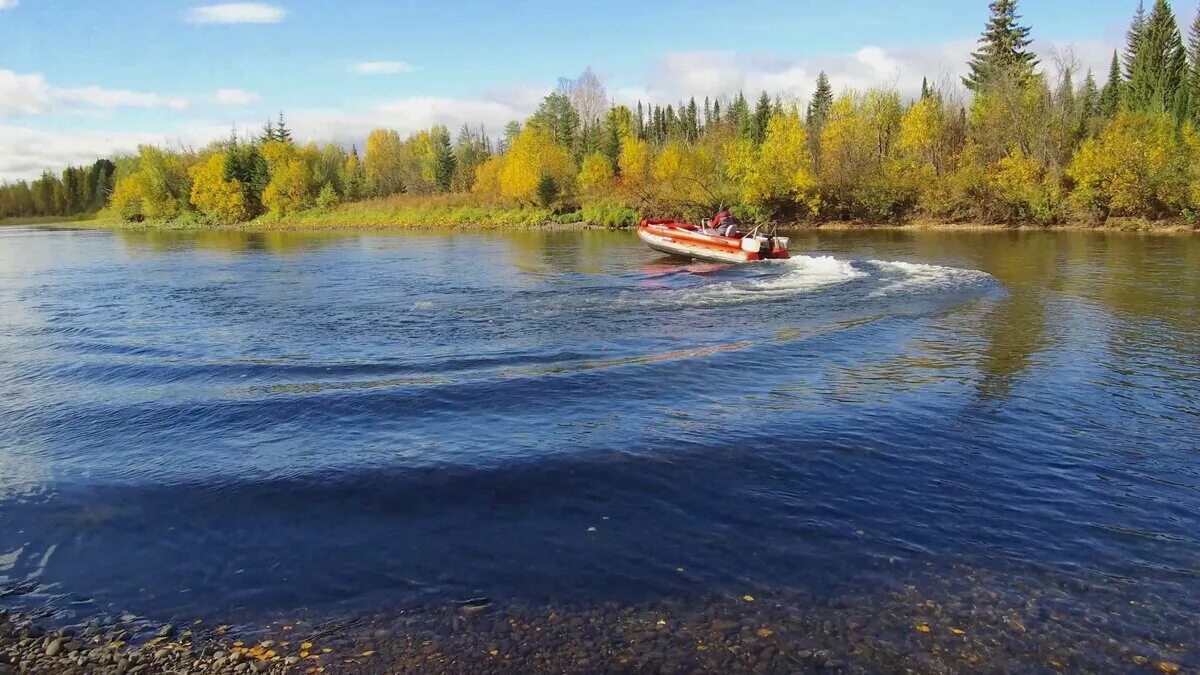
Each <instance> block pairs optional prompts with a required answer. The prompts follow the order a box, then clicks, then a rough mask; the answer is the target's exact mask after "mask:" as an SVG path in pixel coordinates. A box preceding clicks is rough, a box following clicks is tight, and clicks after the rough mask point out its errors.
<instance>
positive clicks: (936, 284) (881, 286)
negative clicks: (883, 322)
mask: <svg viewBox="0 0 1200 675" xmlns="http://www.w3.org/2000/svg"><path fill="white" fill-rule="evenodd" d="M728 273H729V274H731V275H738V278H734V279H728V280H719V281H713V282H711V283H705V284H701V285H695V286H688V287H684V288H665V289H660V290H658V291H657V292H651V293H646V292H645V291H639V292H638V293H637V294H636V295H634V294H632V293H627V294H625V295H624V296H623V297H622V298H621V303H622V304H634V305H643V304H651V305H657V304H664V305H670V306H673V307H715V306H722V305H736V304H740V303H749V302H755V303H757V302H763V301H776V300H788V299H793V298H803V297H807V298H814V299H818V300H819V299H822V298H824V297H825V296H826V295H828V296H830V297H831V298H832V297H836V298H837V299H838V301H839V302H843V301H849V300H852V299H854V298H861V299H877V298H881V297H888V296H899V295H930V294H943V293H944V294H952V293H957V292H960V291H965V290H978V289H982V288H985V287H987V286H989V285H990V284H991V283H992V282H993V281H994V279H993V278H992V276H991V275H989V274H987V273H986V272H981V271H979V270H968V269H960V268H955V267H946V266H942V265H930V264H921V263H908V262H892V261H883V260H841V259H838V258H835V257H833V256H806V255H802V256H796V257H794V258H792V259H790V260H780V261H767V262H763V263H757V264H754V265H748V266H741V267H731V268H729V271H728ZM709 278H711V277H709ZM835 290H836V291H837V293H836V294H834V293H833V291H835Z"/></svg>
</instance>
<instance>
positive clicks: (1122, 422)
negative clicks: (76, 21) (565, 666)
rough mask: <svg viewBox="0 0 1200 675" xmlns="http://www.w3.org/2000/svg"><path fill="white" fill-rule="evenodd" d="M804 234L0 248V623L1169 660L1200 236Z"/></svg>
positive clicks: (220, 235) (1196, 525)
mask: <svg viewBox="0 0 1200 675" xmlns="http://www.w3.org/2000/svg"><path fill="white" fill-rule="evenodd" d="M792 248H793V249H794V250H795V251H796V252H797V256H796V257H795V258H794V259H793V260H790V261H772V262H766V263H759V264H751V265H746V266H741V267H722V266H717V265H701V264H692V265H689V264H686V263H680V262H677V261H672V260H669V259H664V258H663V257H661V256H660V255H659V254H656V253H653V252H651V251H649V250H647V249H645V248H643V247H642V246H641V245H640V243H639V242H638V241H637V239H636V237H635V236H634V235H632V234H631V233H627V232H602V231H564V232H544V233H504V234H495V233H403V232H401V233H348V234H339V233H328V234H326V233H321V234H316V233H266V234H252V233H239V232H208V233H179V232H158V233H155V232H110V231H84V230H69V229H36V228H19V227H6V228H0V607H2V606H6V605H7V606H13V607H25V608H30V607H41V608H44V609H45V611H49V612H52V613H53V616H54V617H56V618H57V619H58V620H62V621H68V622H69V621H71V620H78V619H82V618H86V617H89V616H96V615H103V614H114V615H115V614H125V613H129V614H134V615H137V616H144V617H150V618H152V619H154V620H156V621H165V620H169V619H178V618H180V617H193V616H194V617H203V618H205V619H206V620H207V619H212V620H225V621H230V622H240V623H242V624H245V625H252V624H255V623H256V622H259V623H265V622H269V621H272V620H274V619H275V618H277V617H280V616H288V615H295V614H299V613H305V614H308V615H314V616H346V615H354V614H355V613H362V612H378V611H382V610H385V609H387V608H418V607H437V606H439V605H442V604H445V603H450V602H453V601H454V600H459V599H463V598H468V597H475V596H486V597H488V598H490V599H491V600H492V601H493V602H496V603H513V604H521V605H538V604H545V603H564V604H571V603H576V604H579V605H592V606H598V605H600V604H602V603H614V604H619V605H628V606H637V605H639V603H654V602H659V601H663V600H664V599H681V598H682V599H688V598H700V597H704V598H721V597H732V598H738V597H741V596H743V595H744V594H745V595H747V597H749V594H757V595H759V596H760V597H770V596H772V595H775V596H778V597H779V598H788V597H804V598H808V599H809V600H813V599H816V600H815V601H821V600H823V599H837V598H847V597H854V598H859V599H860V600H858V601H856V602H865V603H867V604H866V605H862V604H860V605H858V607H859V610H860V611H872V610H870V609H868V608H869V607H870V604H869V601H866V600H861V599H862V598H874V597H880V598H882V597H894V595H889V594H895V593H903V592H904V589H906V588H909V589H910V590H911V587H913V586H915V587H917V588H921V589H926V588H935V587H936V588H941V589H943V592H944V593H945V594H946V596H947V598H953V597H959V598H962V597H967V596H970V595H971V594H972V593H976V592H978V588H980V587H986V588H987V589H989V591H988V592H993V593H997V594H1000V595H1001V596H1003V597H1015V598H1016V600H1014V601H1013V603H1012V605H1013V606H1014V607H1018V606H1021V605H1022V603H1024V604H1025V605H1028V599H1029V597H1031V596H1034V595H1037V596H1039V597H1042V598H1044V597H1047V596H1053V597H1054V598H1055V603H1056V604H1055V607H1056V609H1055V610H1054V611H1055V612H1059V613H1063V614H1071V613H1078V614H1079V615H1080V616H1084V617H1088V616H1101V617H1106V620H1105V621H1103V622H1097V621H1092V620H1089V619H1086V618H1085V619H1081V620H1080V621H1079V622H1078V623H1077V624H1073V626H1072V627H1071V628H1070V631H1068V633H1065V634H1064V639H1068V638H1069V640H1068V641H1070V640H1075V641H1078V640H1081V639H1083V640H1087V639H1094V640H1095V641H1096V642H1097V644H1102V643H1103V642H1104V641H1106V640H1107V639H1108V638H1110V637H1111V638H1115V639H1117V640H1118V641H1120V642H1122V643H1126V644H1138V645H1141V647H1140V648H1142V649H1145V650H1149V651H1150V652H1152V653H1149V654H1148V657H1149V658H1151V659H1152V661H1151V664H1153V659H1158V658H1167V657H1168V656H1169V657H1170V658H1171V659H1172V660H1174V661H1175V662H1182V663H1183V664H1184V665H1187V664H1188V663H1192V664H1193V665H1195V664H1196V662H1195V661H1194V659H1195V658H1196V653H1197V652H1196V651H1195V650H1196V649H1197V648H1196V645H1195V643H1196V640H1195V638H1196V635H1197V633H1198V632H1200V630H1198V626H1200V620H1198V619H1197V617H1198V616H1200V614H1198V612H1200V237H1196V236H1186V235H1184V236H1150V235H1137V234H1115V233H1114V234H1102V233H1085V232H1074V233H1044V232H1004V233H997V232H990V233H982V232H980V233H976V232H911V231H855V232H817V233H812V232H808V233H798V234H797V235H796V236H795V238H794V240H793V245H792ZM946 589H949V590H946ZM1043 602H1046V601H1045V600H1043ZM833 604H834V605H836V604H837V601H836V600H835V602H834V603H833ZM1143 605H1144V606H1146V607H1147V610H1146V611H1144V612H1140V611H1137V610H1136V609H1130V607H1131V606H1132V607H1134V608H1136V607H1140V606H1143ZM878 607H879V608H881V610H882V608H883V607H885V604H884V603H883V601H880V604H879V605H878ZM1151 607H1152V608H1153V609H1150V608H1151ZM1022 620H1023V621H1024V622H1025V623H1026V624H1028V623H1030V621H1031V619H1029V618H1026V619H1022ZM1033 620H1036V617H1034V619H1033ZM1047 621H1049V619H1048V620H1047ZM1051 623H1053V622H1051ZM1060 623H1061V622H1060ZM1029 630H1030V631H1033V630H1034V628H1033V627H1032V626H1030V627H1029ZM1022 631H1024V627H1023V629H1022ZM1189 634H1190V636H1191V640H1190V642H1189V641H1187V637H1188V635H1189ZM916 637H917V638H920V637H921V636H919V635H918V636H916ZM1176 644H1178V645H1182V646H1176V647H1172V645H1176ZM1097 650H1098V651H1097ZM1172 650H1174V653H1173V655H1172ZM1103 651H1104V648H1103V647H1097V648H1096V650H1093V653H1091V654H1090V655H1085V656H1078V655H1077V656H1076V658H1077V659H1082V660H1077V661H1075V662H1074V663H1076V664H1085V665H1089V666H1090V667H1101V668H1110V667H1111V668H1114V669H1121V666H1120V665H1119V664H1122V663H1124V664H1126V665H1127V666H1128V662H1127V661H1122V660H1121V659H1123V658H1125V657H1124V656H1122V655H1121V654H1119V653H1115V652H1114V653H1102V652H1103ZM1088 659H1091V660H1088ZM1023 663H1024V662H1023ZM1043 665H1044V664H1043ZM997 667H999V666H997ZM1005 667H1011V664H1010V665H1009V666H1005ZM1018 669H1024V668H1021V667H1018Z"/></svg>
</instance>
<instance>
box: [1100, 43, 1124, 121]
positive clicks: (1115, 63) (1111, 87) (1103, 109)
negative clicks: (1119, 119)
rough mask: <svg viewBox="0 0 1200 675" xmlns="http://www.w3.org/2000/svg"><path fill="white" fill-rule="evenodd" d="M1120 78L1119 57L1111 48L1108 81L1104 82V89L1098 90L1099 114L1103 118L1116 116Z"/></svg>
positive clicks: (1120, 87) (1119, 100) (1120, 85)
mask: <svg viewBox="0 0 1200 675" xmlns="http://www.w3.org/2000/svg"><path fill="white" fill-rule="evenodd" d="M1124 84H1125V83H1124V82H1123V81H1122V80H1121V57H1120V56H1119V55H1118V54H1117V52H1116V50H1113V57H1112V67H1110V68H1109V70H1108V81H1107V82H1105V83H1104V89H1102V90H1101V91H1100V115H1101V116H1102V117H1104V119H1112V118H1113V117H1116V115H1117V110H1118V109H1119V108H1120V107H1121V96H1122V92H1121V89H1122V87H1123V86H1124Z"/></svg>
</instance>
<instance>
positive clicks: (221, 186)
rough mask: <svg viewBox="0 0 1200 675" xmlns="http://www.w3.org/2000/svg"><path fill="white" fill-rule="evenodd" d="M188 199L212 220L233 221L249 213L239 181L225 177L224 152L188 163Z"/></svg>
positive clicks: (247, 216)
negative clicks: (190, 166)
mask: <svg viewBox="0 0 1200 675" xmlns="http://www.w3.org/2000/svg"><path fill="white" fill-rule="evenodd" d="M191 203H192V206H195V207H196V209H197V210H199V211H200V213H202V214H204V216H205V217H206V218H208V219H209V220H210V221H212V222H215V223H236V222H240V221H242V220H246V219H248V218H249V217H250V212H249V208H248V207H247V205H246V195H245V191H244V189H243V186H242V184H241V183H240V182H238V181H237V180H236V179H234V180H225V155H224V153H218V154H214V155H212V156H211V157H209V158H208V159H207V160H205V161H204V162H202V163H200V164H197V165H196V166H194V167H192V194H191Z"/></svg>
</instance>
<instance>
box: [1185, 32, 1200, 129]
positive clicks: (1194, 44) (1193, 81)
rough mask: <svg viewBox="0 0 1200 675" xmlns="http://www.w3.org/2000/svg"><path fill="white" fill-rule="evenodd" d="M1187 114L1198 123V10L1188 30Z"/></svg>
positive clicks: (1199, 93)
mask: <svg viewBox="0 0 1200 675" xmlns="http://www.w3.org/2000/svg"><path fill="white" fill-rule="evenodd" d="M1188 60H1189V64H1188V87H1187V89H1188V106H1189V108H1190V109H1189V110H1188V114H1189V117H1190V118H1191V120H1192V121H1193V122H1195V123H1196V124H1200V10H1197V12H1196V18H1195V19H1194V20H1193V21H1192V28H1191V30H1190V31H1188Z"/></svg>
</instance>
